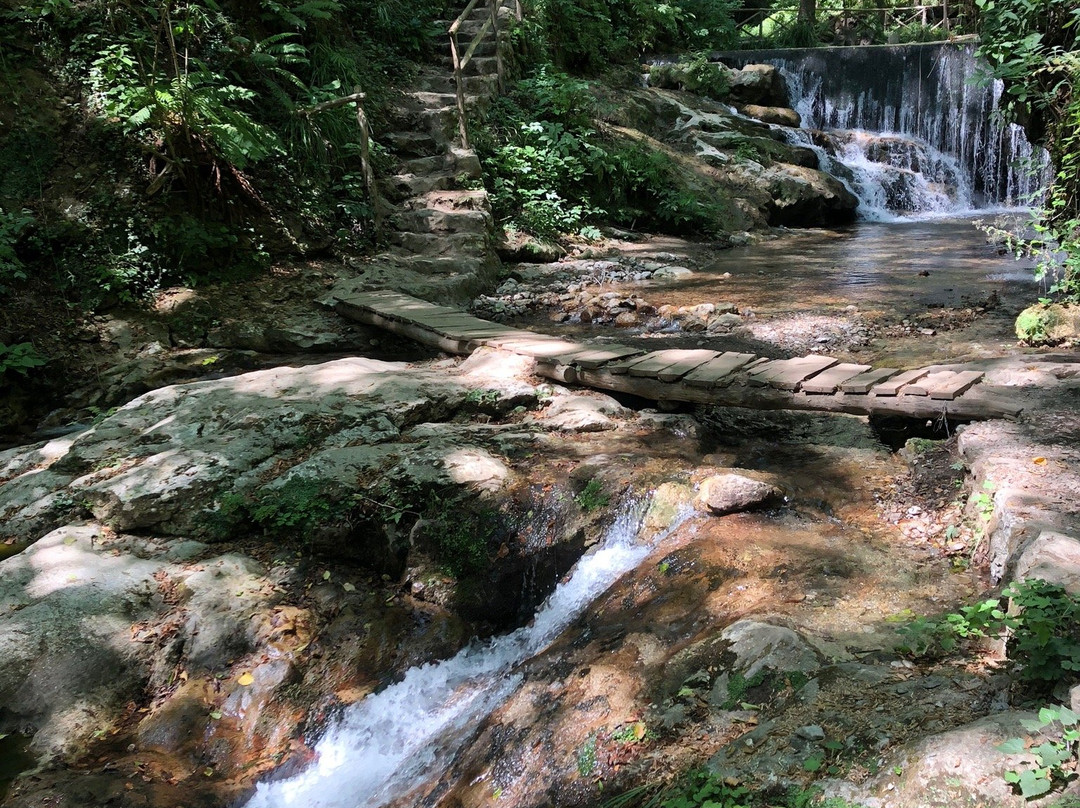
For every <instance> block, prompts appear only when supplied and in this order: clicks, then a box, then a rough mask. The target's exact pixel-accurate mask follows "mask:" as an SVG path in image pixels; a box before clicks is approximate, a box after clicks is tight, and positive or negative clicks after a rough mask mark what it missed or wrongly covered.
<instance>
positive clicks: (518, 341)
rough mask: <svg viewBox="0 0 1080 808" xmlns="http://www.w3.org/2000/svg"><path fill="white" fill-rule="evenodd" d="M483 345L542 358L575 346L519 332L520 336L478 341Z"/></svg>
mask: <svg viewBox="0 0 1080 808" xmlns="http://www.w3.org/2000/svg"><path fill="white" fill-rule="evenodd" d="M479 341H480V342H481V343H482V344H484V345H490V346H491V347H493V348H502V349H504V350H507V351H513V352H514V353H519V354H525V355H526V356H534V357H538V358H539V357H544V356H558V355H559V354H564V353H567V352H569V351H571V350H573V349H574V348H575V347H576V346H575V344H574V343H572V342H567V341H566V340H561V339H558V338H557V337H549V336H547V335H546V334H531V333H529V332H527V331H522V332H520V336H514V337H494V338H492V339H481V340H479Z"/></svg>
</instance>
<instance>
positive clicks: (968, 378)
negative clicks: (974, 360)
mask: <svg viewBox="0 0 1080 808" xmlns="http://www.w3.org/2000/svg"><path fill="white" fill-rule="evenodd" d="M982 377H983V374H982V372H980V371H978V370H965V371H963V372H962V373H957V374H956V376H955V377H954V378H952V379H951V380H949V381H948V382H946V383H945V384H943V385H938V386H936V387H932V388H931V389H930V398H932V399H936V400H947V401H951V400H953V399H955V398H956V397H957V396H960V395H963V394H964V393H966V392H967V391H968V390H969V389H970V388H971V387H972V386H974V385H976V384H978V383H979V382H980V381H982Z"/></svg>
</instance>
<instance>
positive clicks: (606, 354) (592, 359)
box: [553, 345, 645, 370]
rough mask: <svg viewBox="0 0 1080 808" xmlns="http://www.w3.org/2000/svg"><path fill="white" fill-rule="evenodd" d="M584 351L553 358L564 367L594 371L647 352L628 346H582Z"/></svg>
mask: <svg viewBox="0 0 1080 808" xmlns="http://www.w3.org/2000/svg"><path fill="white" fill-rule="evenodd" d="M581 348H582V350H580V351H577V352H575V353H573V354H565V355H563V356H556V357H553V358H554V360H555V361H556V362H558V363H559V364H563V365H573V366H574V367H579V368H586V369H588V370H592V369H594V368H598V367H600V366H601V365H604V364H607V363H608V362H616V361H618V360H620V359H626V358H627V357H629V356H640V355H642V354H644V353H645V352H644V351H642V350H641V349H640V348H631V347H630V346H628V345H605V346H604V347H602V348H601V347H599V346H596V345H582V346H581Z"/></svg>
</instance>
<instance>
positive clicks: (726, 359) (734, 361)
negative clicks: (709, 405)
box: [682, 351, 754, 389]
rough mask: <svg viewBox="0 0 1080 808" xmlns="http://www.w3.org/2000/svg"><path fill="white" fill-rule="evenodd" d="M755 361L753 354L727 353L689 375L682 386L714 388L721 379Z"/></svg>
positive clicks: (684, 378)
mask: <svg viewBox="0 0 1080 808" xmlns="http://www.w3.org/2000/svg"><path fill="white" fill-rule="evenodd" d="M753 359H754V355H753V354H744V353H735V352H733V351H726V352H725V353H722V354H721V355H720V356H718V357H716V358H715V359H710V360H709V361H708V362H706V363H705V364H704V365H700V366H699V367H697V368H695V369H694V370H692V371H690V372H689V373H687V374H686V375H685V376H683V378H682V384H685V385H688V386H690V387H704V388H706V389H708V388H711V387H714V386H715V385H716V383H717V382H718V381H719V380H720V379H723V378H724V377H725V376H730V375H731V374H732V373H734V372H735V371H737V370H740V369H741V368H743V367H744V366H745V365H746V364H747V363H748V362H750V361H751V360H753Z"/></svg>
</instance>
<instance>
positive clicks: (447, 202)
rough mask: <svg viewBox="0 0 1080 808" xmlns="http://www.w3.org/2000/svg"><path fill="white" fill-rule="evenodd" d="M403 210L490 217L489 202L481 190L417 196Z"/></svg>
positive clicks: (452, 191) (437, 191)
mask: <svg viewBox="0 0 1080 808" xmlns="http://www.w3.org/2000/svg"><path fill="white" fill-rule="evenodd" d="M403 207H404V208H405V210H423V209H428V210H442V211H461V210H475V211H483V212H484V213H487V214H489V215H490V213H491V200H490V199H489V198H488V193H487V191H485V190H484V189H483V188H476V189H466V188H460V189H439V190H432V191H430V192H428V193H424V194H418V195H416V196H415V197H414V198H413V199H410V200H409V201H408V202H407V203H406V204H405V205H404V206H403Z"/></svg>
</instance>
